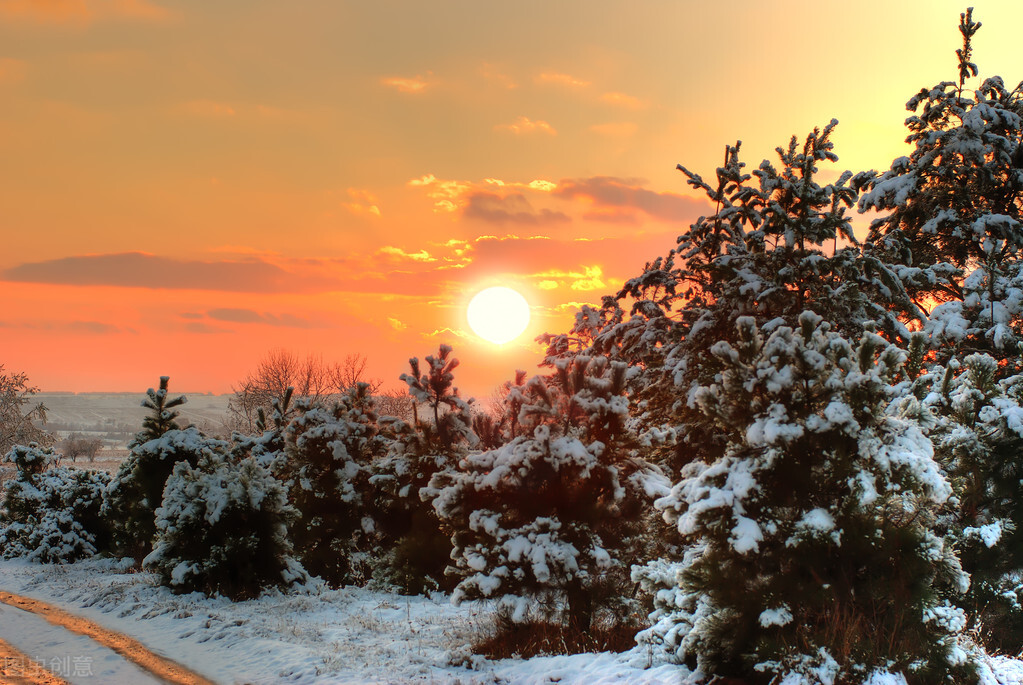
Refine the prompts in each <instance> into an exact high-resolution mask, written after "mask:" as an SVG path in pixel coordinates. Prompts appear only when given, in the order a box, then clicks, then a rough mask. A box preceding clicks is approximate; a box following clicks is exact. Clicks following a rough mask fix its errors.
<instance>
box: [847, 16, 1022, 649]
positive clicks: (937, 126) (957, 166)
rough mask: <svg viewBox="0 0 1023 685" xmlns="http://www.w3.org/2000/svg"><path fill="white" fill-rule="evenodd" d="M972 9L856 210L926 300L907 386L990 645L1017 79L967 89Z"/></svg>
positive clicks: (1005, 542) (1007, 352)
mask: <svg viewBox="0 0 1023 685" xmlns="http://www.w3.org/2000/svg"><path fill="white" fill-rule="evenodd" d="M979 28H980V23H979V22H975V21H973V15H972V10H967V11H966V12H965V13H963V14H962V15H960V23H959V30H960V33H961V35H962V39H963V44H962V48H961V49H959V50H957V56H958V79H957V80H956V81H945V82H942V83H939V84H938V85H936V86H934V87H933V88H925V89H922V90H921V91H920V92H919V93H918V94H917V95H915V96H914V97H913V98H911V99H910V100H909V102H908V103H907V109H909V110H910V111H912V112H913V115H912V116H910V117H909V118H908V119H906V126H907V127H908V129H909V132H910V134H909V137H908V138H907V142H909V143H912V144H913V145H914V149H913V152H912V153H911V154H910V155H909V156H908V157H900V158H899V159H896V160H895V161H894V162H892V165H891V168H890V169H889V170H887V171H886V172H884V173H883V174H876V173H871V174H868V175H864V176H862V177H860V178H859V179H857V183H858V184H860V185H864V186H865V187H866V188H867V189H868V191H869V192H867V193H865V194H864V196H863V197H862V199H861V201H860V209H861V211H866V210H874V211H877V212H881V215H880V216H879V217H878V218H877V219H875V220H874V221H873V222H872V224H871V232H870V236H869V238H868V248H869V249H870V250H871V251H872V252H873V253H874V254H878V255H880V256H882V258H884V259H887V260H889V261H891V262H893V263H895V264H896V267H895V268H896V270H897V272H898V274H899V277H900V279H901V280H902V281H903V283H904V284H905V286H906V288H907V290H908V291H909V292H910V293H911V294H912V295H913V297H914V298H915V299H916V300H917V302H919V303H921V304H922V305H923V306H925V307H931V308H932V309H931V312H930V316H929V318H928V319H927V321H926V322H925V325H924V332H925V334H926V339H927V343H928V348H929V350H930V353H929V355H928V357H927V361H928V362H929V363H931V364H934V363H935V362H937V363H938V364H939V365H938V366H936V367H934V368H932V369H930V370H929V373H926V374H925V375H924V376H923V377H921V378H920V379H919V380H918V381H917V383H916V386H915V392H916V395H917V397H918V398H919V399H924V397H925V395H926V401H925V402H924V403H923V405H922V406H923V407H924V411H923V412H922V413H921V419H922V420H924V421H927V422H930V423H931V424H932V428H931V431H932V436H933V439H934V441H935V445H936V457H937V459H938V461H939V462H940V463H941V464H942V466H943V467H944V468H945V470H946V471H947V472H948V474H949V476H950V478H951V480H952V484H953V487H954V495H955V497H954V498H953V499H952V500H951V503H950V506H949V507H948V508H947V510H946V512H945V514H944V515H943V517H942V523H943V524H944V525H945V526H947V531H948V534H949V537H950V539H952V540H953V541H954V542H955V544H956V546H957V547H958V548H959V550H960V554H961V556H962V563H963V568H964V569H965V570H966V571H967V572H968V573H969V574H970V575H971V577H972V579H973V582H972V584H971V586H970V589H969V592H968V593H967V594H966V595H965V596H964V597H960V598H957V601H960V602H962V603H963V606H964V607H965V608H966V609H967V610H968V612H969V616H968V618H969V621H970V628H971V630H973V631H974V633H975V634H976V635H977V636H978V638H979V639H980V640H981V641H982V642H983V643H984V644H985V646H986V647H987V648H989V649H991V650H996V651H1007V652H1016V651H1018V650H1019V649H1020V648H1021V646H1023V638H1021V637H1020V632H1019V631H1020V629H1021V628H1023V607H1021V605H1020V600H1021V598H1023V595H1021V594H1020V593H1021V588H1020V587H1019V581H1018V578H1019V577H1021V576H1023V557H1021V555H1020V554H1019V553H1018V551H1017V550H1018V548H1019V545H1020V538H1019V535H1020V534H1021V533H1019V532H1017V531H1019V530H1020V528H1019V526H1021V525H1023V511H1021V510H1019V509H1018V508H1017V505H1016V504H1015V502H1019V501H1023V485H1021V482H1020V477H1021V476H1023V461H1021V457H1020V451H1019V447H1020V444H1021V443H1020V442H1019V435H1018V433H1017V430H1016V429H1017V427H1018V425H1017V423H1016V419H1015V417H1016V416H1017V412H1018V411H1019V408H1018V401H1019V400H1018V393H1019V391H1018V389H1017V386H1018V385H1019V380H1018V379H1019V374H1020V373H1021V372H1023V356H1021V352H1023V344H1021V343H1023V259H1021V256H1023V254H1021V249H1023V84H1021V85H1018V86H1016V87H1015V88H1014V89H1012V90H1009V89H1008V88H1007V87H1005V85H1004V83H1003V81H1002V79H1001V78H1000V77H998V76H995V77H992V78H988V79H986V80H984V81H983V82H982V83H981V84H980V85H979V86H978V87H977V88H976V90H973V91H970V90H969V89H968V88H967V81H968V79H970V78H972V77H976V76H977V74H978V69H977V66H976V65H975V64H974V63H973V62H972V61H971V60H972V51H973V46H972V40H973V38H974V36H975V34H976V33H977V31H978V29H979Z"/></svg>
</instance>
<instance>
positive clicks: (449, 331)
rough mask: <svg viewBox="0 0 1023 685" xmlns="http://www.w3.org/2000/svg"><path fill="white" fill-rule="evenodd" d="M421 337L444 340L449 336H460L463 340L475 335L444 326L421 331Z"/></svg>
mask: <svg viewBox="0 0 1023 685" xmlns="http://www.w3.org/2000/svg"><path fill="white" fill-rule="evenodd" d="M421 337H423V338H441V340H445V339H449V338H451V337H455V338H461V339H463V340H465V339H472V338H475V337H476V336H474V335H472V334H471V333H468V332H466V331H463V330H460V329H456V328H447V327H445V328H437V329H434V330H433V332H431V333H423V334H421Z"/></svg>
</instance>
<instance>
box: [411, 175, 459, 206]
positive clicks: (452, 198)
mask: <svg viewBox="0 0 1023 685" xmlns="http://www.w3.org/2000/svg"><path fill="white" fill-rule="evenodd" d="M408 185H409V186H411V187H413V188H426V196H427V197H429V198H431V199H433V200H436V202H434V204H433V211H435V212H453V211H455V210H456V209H458V207H459V203H458V200H459V198H460V197H461V196H462V195H463V194H465V193H466V192H468V191H469V190H471V189H472V187H473V186H472V183H470V182H469V181H444V180H441V179H439V178H437V177H436V176H434V175H433V174H426V175H425V176H421V177H420V178H414V179H412V180H411V181H409V182H408Z"/></svg>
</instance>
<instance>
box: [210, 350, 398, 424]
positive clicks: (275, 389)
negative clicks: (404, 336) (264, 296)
mask: <svg viewBox="0 0 1023 685" xmlns="http://www.w3.org/2000/svg"><path fill="white" fill-rule="evenodd" d="M365 373H366V358H365V357H363V356H362V355H361V354H349V355H348V356H346V357H345V358H344V361H342V362H340V363H337V362H333V363H327V362H325V361H324V360H323V357H322V356H316V355H309V356H307V357H306V358H305V359H302V358H300V357H299V356H298V355H297V354H295V353H294V352H290V351H288V350H284V349H282V348H275V349H272V350H270V351H269V352H268V353H267V354H266V356H265V357H263V359H261V360H260V361H259V364H258V365H257V366H256V369H255V371H253V372H252V373H250V374H249V375H248V376H246V377H245V379H244V380H243V381H241V382H240V383H239V384H238V386H236V387H233V388H232V390H233V391H234V397H232V398H231V400H230V402H229V403H228V410H229V412H230V415H231V425H232V427H233V428H235V429H236V430H239V431H241V432H244V433H253V432H255V430H256V421H257V419H258V417H259V410H260V409H262V410H263V411H264V412H265V413H266V415H268V416H269V414H270V411H271V406H272V404H273V401H274V400H275V399H276V400H277V401H278V402H280V403H281V406H284V397H285V394H286V393H287V391H288V388H294V397H295V398H296V399H299V398H309V399H313V400H320V401H323V402H329V401H331V400H333V399H339V398H340V396H341V394H342V393H344V392H346V391H347V390H348V389H349V388H352V387H354V386H355V384H356V383H368V384H369V386H370V392H375V391H376V390H377V389H378V388H379V387H380V385H381V383H382V382H381V381H380V380H369V379H366V378H365Z"/></svg>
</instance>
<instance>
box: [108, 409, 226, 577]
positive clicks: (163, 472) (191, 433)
mask: <svg viewBox="0 0 1023 685" xmlns="http://www.w3.org/2000/svg"><path fill="white" fill-rule="evenodd" d="M227 448H228V443H226V442H223V441H221V440H214V439H211V438H207V437H205V436H204V435H203V434H202V433H200V432H199V430H198V429H197V428H194V427H190V428H187V429H185V430H169V431H167V432H166V433H164V434H163V435H161V436H160V437H158V438H154V439H152V440H147V441H145V442H142V443H137V444H135V445H133V446H132V448H131V452H130V453H129V454H128V458H127V459H125V460H124V462H122V463H121V468H120V469H119V470H118V472H117V475H116V476H115V477H114V479H113V480H112V481H111V483H110V485H109V487H107V489H106V492H105V493H104V496H103V499H104V501H103V515H104V516H106V517H107V518H108V520H109V521H110V522H111V524H112V525H113V535H114V545H115V548H116V551H117V553H118V554H122V555H126V556H131V557H134V558H135V559H136V560H137V561H140V560H141V559H142V558H143V557H144V556H146V554H148V553H149V552H150V551H151V550H152V549H153V540H154V538H155V537H156V522H155V516H156V508H157V507H159V506H160V502H161V501H162V499H163V490H164V487H165V486H166V484H167V479H168V478H169V477H170V475H171V472H172V471H173V469H174V466H175V465H176V464H178V463H182V462H184V463H186V464H188V465H190V466H193V467H194V466H196V465H197V464H198V463H199V461H200V460H201V459H203V458H205V457H212V456H213V455H216V454H221V453H224V452H226V451H227Z"/></svg>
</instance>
